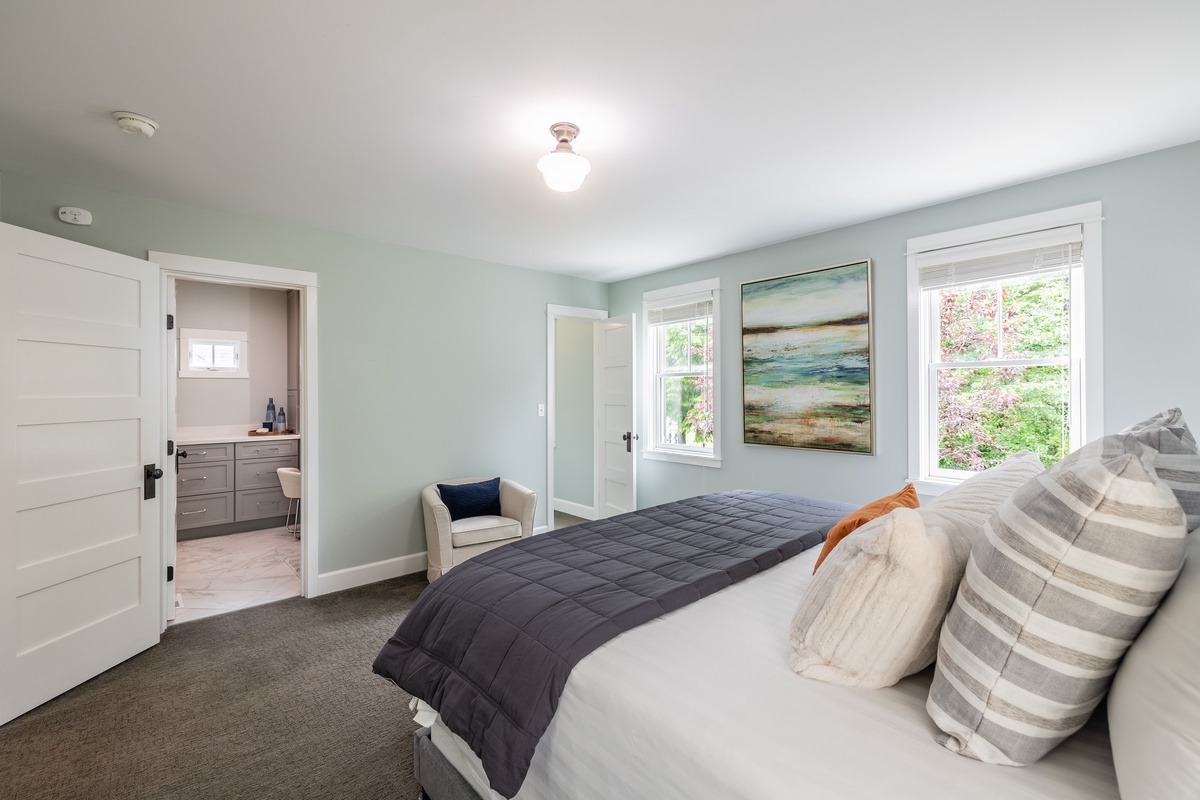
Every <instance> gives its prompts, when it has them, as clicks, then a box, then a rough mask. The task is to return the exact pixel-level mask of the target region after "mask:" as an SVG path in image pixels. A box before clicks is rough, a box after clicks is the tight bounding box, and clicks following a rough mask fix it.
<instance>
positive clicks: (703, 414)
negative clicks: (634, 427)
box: [642, 280, 721, 467]
mask: <svg viewBox="0 0 1200 800" xmlns="http://www.w3.org/2000/svg"><path fill="white" fill-rule="evenodd" d="M720 294H721V292H720V282H719V281H717V280H711V281H702V282H700V283H691V284H687V285H685V286H676V287H674V288H671V289H660V290H658V291H654V292H646V293H645V294H644V295H642V309H643V312H644V317H645V320H646V329H645V342H646V364H647V372H648V380H647V381H646V386H647V389H648V391H647V403H648V408H647V414H646V419H647V420H648V423H647V431H646V434H647V442H646V446H645V447H644V448H643V450H642V453H643V455H644V456H645V457H646V458H651V459H659V460H664V461H679V462H684V463H693V464H702V465H705V466H713V467H716V466H720V464H721V458H720V453H721V450H720V430H719V427H720V414H719V394H720V392H719V388H720V381H719V373H718V369H717V364H718V360H717V349H718V348H717V344H718V319H719V309H720V302H719V299H720Z"/></svg>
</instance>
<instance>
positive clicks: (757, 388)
mask: <svg viewBox="0 0 1200 800" xmlns="http://www.w3.org/2000/svg"><path fill="white" fill-rule="evenodd" d="M871 345H872V338H871V262H870V260H869V259H868V260H865V261H855V262H853V263H850V264H839V265H837V266H833V267H824V268H821V269H814V270H811V271H808V272H798V273H795V274H793V275H783V276H781V277H777V278H763V279H762V280H756V281H747V282H745V283H743V284H742V414H743V430H744V441H745V442H746V444H761V445H775V446H778V447H799V448H806V449H810V450H832V451H838V452H844V453H862V454H866V455H872V454H874V452H875V419H874V372H875V371H874V363H873V362H872V356H871V350H872V347H871Z"/></svg>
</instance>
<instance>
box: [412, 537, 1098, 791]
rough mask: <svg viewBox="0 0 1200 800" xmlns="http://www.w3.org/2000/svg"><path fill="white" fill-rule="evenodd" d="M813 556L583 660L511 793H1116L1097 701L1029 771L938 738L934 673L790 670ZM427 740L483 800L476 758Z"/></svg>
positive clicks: (438, 730) (443, 734)
mask: <svg viewBox="0 0 1200 800" xmlns="http://www.w3.org/2000/svg"><path fill="white" fill-rule="evenodd" d="M816 556H817V553H816V550H809V551H807V552H805V553H802V554H800V555H799V556H796V557H795V558H793V559H791V560H789V561H787V562H784V563H783V564H781V565H780V566H778V567H775V568H774V569H771V570H768V571H767V572H766V573H764V574H763V575H760V576H756V577H754V578H751V579H749V580H746V581H743V582H741V583H739V584H737V585H735V586H733V587H730V588H729V589H725V590H723V591H721V592H718V593H717V594H715V595H712V596H710V597H707V598H705V599H704V600H700V601H698V602H696V603H693V604H691V605H689V606H687V607H685V608H682V609H680V610H678V611H675V612H673V613H671V614H667V615H666V616H663V617H661V618H659V619H657V620H655V621H653V622H650V623H648V624H646V625H642V626H640V627H638V628H635V629H634V630H632V631H629V632H627V633H624V634H622V635H620V636H618V637H617V638H616V639H614V640H612V641H610V642H609V643H608V644H606V645H604V646H603V647H601V648H599V649H598V650H596V651H595V652H594V653H592V654H591V655H589V656H588V657H587V658H585V659H584V660H583V661H582V662H581V663H580V664H579V665H578V666H577V667H575V669H574V671H573V672H572V673H571V678H570V680H569V681H568V682H567V686H566V689H565V691H564V692H563V695H562V698H561V701H560V702H559V706H558V711H557V713H556V715H555V717H554V720H553V722H551V724H550V727H549V729H548V730H547V731H546V734H545V735H544V736H543V737H542V740H541V742H540V743H539V744H538V749H537V752H536V754H535V756H534V759H533V763H532V765H531V767H530V770H529V775H528V777H527V778H526V780H525V784H524V785H523V786H522V788H521V791H520V793H518V794H517V800H613V798H654V799H655V800H672V799H674V798H678V800H696V798H721V800H725V799H726V798H730V799H734V798H745V799H746V800H751V798H753V800H774V799H778V800H784V799H785V798H786V800H795V799H796V798H803V800H822V799H824V798H828V800H858V798H898V799H903V798H914V800H915V799H916V798H920V799H921V800H928V798H930V797H934V798H940V797H947V798H969V799H970V800H992V799H993V798H995V800H1001V799H1002V798H1003V800H1010V799H1011V798H1021V799H1022V800H1038V799H1039V798H1045V800H1075V799H1076V798H1077V799H1078V800H1109V799H1111V800H1119V797H1120V795H1119V794H1118V793H1117V788H1116V787H1117V782H1116V776H1115V774H1114V772H1113V766H1112V754H1111V750H1110V746H1109V739H1108V732H1107V729H1106V728H1105V725H1104V716H1105V715H1104V713H1103V708H1101V710H1100V711H1098V712H1097V713H1096V714H1095V715H1093V718H1092V720H1091V722H1089V723H1088V725H1087V726H1086V727H1085V728H1084V729H1083V730H1081V731H1080V732H1079V733H1077V734H1076V735H1075V736H1073V737H1071V739H1069V740H1068V741H1067V742H1066V743H1065V744H1064V745H1062V746H1061V747H1059V748H1058V749H1057V750H1055V751H1054V752H1052V753H1051V754H1050V755H1049V756H1048V757H1046V758H1045V759H1043V760H1042V761H1040V762H1038V763H1037V764H1034V765H1032V766H1029V767H1001V766H993V765H987V764H981V763H979V762H976V761H972V760H970V759H967V758H964V757H962V756H958V755H955V754H953V753H951V752H949V751H948V750H945V749H944V748H942V747H939V746H938V745H937V744H935V743H934V741H933V737H934V734H935V733H936V732H937V729H936V728H935V727H934V725H933V722H932V721H931V720H930V718H929V716H928V714H926V712H925V698H926V695H927V693H928V687H929V681H930V679H931V675H932V672H931V671H928V670H927V671H926V672H924V673H922V674H920V675H915V676H912V677H909V678H906V679H904V680H903V681H901V682H900V683H899V684H897V685H896V686H893V687H890V688H887V689H855V688H847V687H842V686H834V685H831V684H825V683H819V682H817V681H813V680H809V679H807V678H802V677H800V676H798V675H796V674H795V673H794V672H792V671H791V668H790V667H789V666H788V659H789V657H790V656H791V652H792V651H791V645H790V644H789V642H788V627H789V624H790V622H791V618H792V615H793V613H794V612H795V610H796V607H797V605H798V603H799V600H800V596H801V594H802V593H803V590H804V587H805V586H806V585H807V583H808V581H809V580H810V579H811V577H812V575H811V573H812V565H813V562H814V561H815V560H816ZM432 740H433V743H434V745H435V746H437V748H438V749H439V750H441V751H442V753H444V754H445V755H446V756H447V757H448V758H449V759H450V761H451V763H453V764H454V766H455V767H456V768H457V769H458V771H459V772H461V773H462V774H463V776H464V777H466V778H467V779H468V780H469V781H470V782H471V784H472V785H473V786H474V787H475V789H476V791H477V792H479V793H480V795H481V796H482V797H485V798H496V799H497V800H499V798H500V795H498V794H495V793H493V792H491V791H490V790H489V789H488V785H487V779H486V777H485V776H484V773H483V768H482V766H481V765H480V763H479V760H478V759H477V758H476V757H475V755H474V753H472V752H471V750H470V748H469V747H468V746H467V745H466V743H464V742H463V741H462V740H461V739H459V738H458V737H457V736H455V735H454V734H453V733H451V732H450V731H449V730H447V729H446V728H445V726H443V725H442V724H441V721H440V719H439V720H435V721H434V723H433V725H432Z"/></svg>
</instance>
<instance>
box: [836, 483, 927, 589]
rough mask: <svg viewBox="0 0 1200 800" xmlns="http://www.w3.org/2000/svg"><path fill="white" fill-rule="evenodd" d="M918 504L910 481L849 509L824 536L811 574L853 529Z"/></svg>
mask: <svg viewBox="0 0 1200 800" xmlns="http://www.w3.org/2000/svg"><path fill="white" fill-rule="evenodd" d="M920 505H921V501H920V499H919V498H918V497H917V490H916V488H914V487H913V485H912V484H911V483H910V484H908V485H907V486H905V487H904V488H903V489H901V490H900V491H898V492H896V493H895V494H889V495H888V496H887V497H881V498H879V499H878V500H876V501H874V502H872V503H867V504H866V505H865V506H863V507H862V508H860V509H859V510H858V511H851V512H850V513H849V514H847V515H846V516H844V517H842V518H841V520H839V521H838V523H837V524H836V525H834V526H833V527H832V528H830V529H829V535H828V536H827V537H825V546H824V547H822V548H821V555H819V556H817V563H816V566H814V567H813V574H816V572H817V567H819V566H821V562H822V561H824V560H825V557H826V556H828V555H829V552H830V551H831V550H833V548H834V547H836V546H837V543H838V542H840V541H841V540H842V539H845V538H846V537H847V536H849V535H850V534H851V533H852V532H853V531H854V530H855V529H857V528H860V527H862V526H863V525H866V524H867V523H868V522H870V521H871V520H873V519H876V518H877V517H882V516H883V515H884V514H890V513H891V512H892V511H894V510H895V509H897V508H919V507H920Z"/></svg>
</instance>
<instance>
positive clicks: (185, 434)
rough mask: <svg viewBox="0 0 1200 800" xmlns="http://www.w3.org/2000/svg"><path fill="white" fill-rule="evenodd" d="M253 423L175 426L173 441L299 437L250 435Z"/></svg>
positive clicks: (193, 441) (285, 434)
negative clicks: (194, 426) (191, 426)
mask: <svg viewBox="0 0 1200 800" xmlns="http://www.w3.org/2000/svg"><path fill="white" fill-rule="evenodd" d="M252 430H254V423H252V422H247V423H246V424H245V425H212V426H208V427H199V428H176V429H175V437H176V439H175V441H176V444H179V445H192V444H207V443H210V442H211V443H216V442H261V441H273V442H275V441H280V440H284V439H299V438H300V434H298V433H281V434H279V435H278V436H251V435H250V433H249V432H250V431H252Z"/></svg>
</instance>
